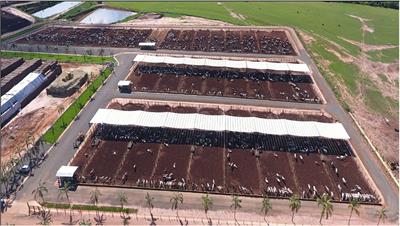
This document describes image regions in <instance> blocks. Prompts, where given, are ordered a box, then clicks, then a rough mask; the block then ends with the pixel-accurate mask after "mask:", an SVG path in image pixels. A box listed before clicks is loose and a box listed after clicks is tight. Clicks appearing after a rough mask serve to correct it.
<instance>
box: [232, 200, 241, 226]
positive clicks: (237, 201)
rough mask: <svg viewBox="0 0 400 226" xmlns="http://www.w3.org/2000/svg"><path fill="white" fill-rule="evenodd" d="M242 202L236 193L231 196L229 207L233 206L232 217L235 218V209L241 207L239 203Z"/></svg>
mask: <svg viewBox="0 0 400 226" xmlns="http://www.w3.org/2000/svg"><path fill="white" fill-rule="evenodd" d="M241 202H242V200H241V199H239V197H238V196H237V195H234V196H232V205H231V208H233V218H235V221H236V222H237V220H236V210H237V209H240V208H242V206H241V205H240V203H241Z"/></svg>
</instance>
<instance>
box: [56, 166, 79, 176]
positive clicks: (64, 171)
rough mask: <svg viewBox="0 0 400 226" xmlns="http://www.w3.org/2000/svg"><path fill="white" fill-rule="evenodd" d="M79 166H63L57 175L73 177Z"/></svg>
mask: <svg viewBox="0 0 400 226" xmlns="http://www.w3.org/2000/svg"><path fill="white" fill-rule="evenodd" d="M77 169H78V167H77V166H61V167H60V168H59V169H58V170H57V173H56V177H73V176H74V174H75V172H76V170H77Z"/></svg>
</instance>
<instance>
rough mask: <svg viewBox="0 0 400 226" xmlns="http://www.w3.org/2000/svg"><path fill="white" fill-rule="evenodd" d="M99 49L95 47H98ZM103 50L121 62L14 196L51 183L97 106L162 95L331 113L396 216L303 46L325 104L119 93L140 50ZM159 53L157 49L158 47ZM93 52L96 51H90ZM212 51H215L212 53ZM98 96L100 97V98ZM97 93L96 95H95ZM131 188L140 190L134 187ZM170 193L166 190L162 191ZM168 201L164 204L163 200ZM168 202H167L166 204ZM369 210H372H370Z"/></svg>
mask: <svg viewBox="0 0 400 226" xmlns="http://www.w3.org/2000/svg"><path fill="white" fill-rule="evenodd" d="M17 48H18V50H26V51H41V52H51V51H54V50H53V49H47V48H45V47H43V46H27V45H18V46H17ZM86 49H87V48H83V47H76V48H75V47H74V48H72V47H70V48H69V53H74V54H75V53H77V54H86ZM97 50H98V49H97ZM104 50H105V51H104V54H105V55H109V54H116V53H119V54H118V55H117V59H118V61H119V62H120V65H119V66H117V67H116V69H115V74H114V75H112V76H111V77H110V78H109V80H108V81H107V83H106V84H105V86H103V87H102V88H101V89H100V90H99V92H98V93H97V94H96V96H95V100H94V101H92V102H91V103H89V104H88V105H87V106H86V107H85V108H84V109H83V110H82V112H81V114H80V119H79V120H77V121H75V122H73V123H72V124H71V126H70V128H69V129H67V130H66V132H65V134H64V135H63V136H61V137H60V140H59V144H58V145H57V146H56V147H54V148H53V150H51V152H50V154H49V157H48V159H47V161H45V162H44V163H43V165H42V166H41V168H40V169H37V170H36V171H35V176H34V177H32V178H30V179H29V180H28V183H26V184H25V187H24V188H23V189H22V190H21V191H20V192H19V193H18V199H17V200H28V199H31V191H32V190H33V189H34V187H35V186H36V185H37V184H38V182H39V180H42V181H47V182H48V183H54V181H55V172H56V170H57V169H58V167H59V166H60V165H63V164H66V163H67V162H68V161H69V160H70V158H71V157H72V156H73V154H74V152H75V150H73V149H72V143H73V140H74V139H75V138H76V137H77V135H78V133H79V131H82V132H86V131H87V130H88V129H89V125H88V122H89V121H90V119H91V117H92V116H93V115H94V113H95V112H96V110H97V109H98V108H100V107H105V106H106V104H107V103H108V102H109V101H110V100H111V99H112V98H114V97H121V98H143V99H157V100H159V99H161V100H173V101H191V102H193V101H194V102H210V103H224V104H235V105H254V106H257V105H258V106H268V107H285V108H301V109H322V110H325V111H326V112H328V113H329V114H331V115H333V116H334V117H335V118H336V119H338V120H339V121H340V122H342V123H343V125H344V127H345V128H346V130H347V132H348V133H349V135H350V137H351V144H352V145H353V147H354V148H355V150H356V154H357V155H358V157H359V158H360V160H361V161H362V162H363V164H364V166H365V168H366V170H367V171H368V172H369V174H370V176H371V177H372V180H373V181H374V182H375V184H376V185H377V187H378V189H379V190H380V191H381V193H382V195H383V197H384V200H385V202H386V206H387V207H388V209H389V212H388V216H389V218H390V219H391V220H397V219H398V209H399V205H398V197H399V196H398V190H397V188H395V186H394V185H393V183H391V182H390V180H391V179H390V178H389V177H388V176H387V175H386V174H385V173H384V169H383V166H382V165H381V164H380V163H379V162H378V161H377V160H376V157H375V156H374V154H373V153H372V152H371V151H370V148H369V147H368V145H367V144H366V142H365V140H364V138H363V137H362V136H361V134H360V132H359V131H358V130H357V129H356V127H355V125H354V123H353V121H352V120H351V118H350V117H349V115H348V114H347V113H346V112H345V111H344V110H343V109H342V108H341V106H340V104H339V103H338V101H337V100H336V98H335V96H334V94H333V92H332V90H331V89H330V88H329V86H328V84H327V83H326V81H325V80H324V78H323V77H322V75H321V74H320V73H319V71H318V70H317V67H316V66H315V64H314V62H313V61H312V60H311V59H310V58H309V56H308V54H307V52H306V51H304V50H300V56H299V59H300V60H302V61H303V62H305V63H307V64H308V65H310V66H311V69H312V70H313V75H314V76H313V77H314V79H315V82H316V84H317V85H318V87H319V89H320V90H321V91H322V93H323V94H324V97H325V99H326V101H327V104H324V105H315V104H299V103H289V102H277V101H263V100H252V99H238V98H221V97H204V96H190V95H180V94H159V93H140V92H137V93H134V94H119V92H118V91H117V89H116V84H117V82H118V81H119V80H121V79H123V78H124V77H125V76H126V75H127V74H128V71H129V68H130V66H131V65H132V63H131V62H132V60H133V58H134V56H135V54H136V53H138V52H140V51H136V50H135V52H131V53H123V52H128V51H129V49H115V48H110V49H104ZM64 51H65V47H61V48H58V50H57V52H64ZM157 53H159V51H157ZM93 54H96V52H93ZM181 54H184V55H193V53H192V52H181ZM213 55H218V53H215V54H213ZM100 96H101V98H100ZM97 97H99V98H97ZM133 191H134V192H140V191H135V190H133ZM161 194H165V195H166V196H167V194H168V196H169V193H168V192H165V193H161ZM165 205H167V204H165ZM168 205H169V204H168ZM371 214H372V212H371Z"/></svg>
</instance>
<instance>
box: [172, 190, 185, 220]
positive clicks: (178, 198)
mask: <svg viewBox="0 0 400 226" xmlns="http://www.w3.org/2000/svg"><path fill="white" fill-rule="evenodd" d="M169 202H170V203H171V204H172V206H171V209H172V210H174V209H175V210H176V217H178V218H179V215H178V207H179V203H181V204H182V203H183V195H182V193H177V194H174V196H173V197H172V198H171V199H170V200H169Z"/></svg>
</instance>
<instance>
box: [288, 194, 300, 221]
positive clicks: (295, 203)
mask: <svg viewBox="0 0 400 226" xmlns="http://www.w3.org/2000/svg"><path fill="white" fill-rule="evenodd" d="M300 207H301V201H300V198H299V196H298V195H292V197H290V199H289V208H290V209H291V210H292V222H293V223H294V214H295V213H297V212H298V211H299V209H300Z"/></svg>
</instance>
